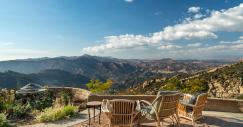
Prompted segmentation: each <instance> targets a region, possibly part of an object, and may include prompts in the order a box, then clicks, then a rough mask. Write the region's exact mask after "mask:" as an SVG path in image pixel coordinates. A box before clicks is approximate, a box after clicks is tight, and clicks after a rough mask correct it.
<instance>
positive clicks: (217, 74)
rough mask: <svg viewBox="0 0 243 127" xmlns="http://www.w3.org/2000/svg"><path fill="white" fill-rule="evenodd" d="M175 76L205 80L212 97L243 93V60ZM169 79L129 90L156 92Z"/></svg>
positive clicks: (157, 80) (185, 80) (156, 80)
mask: <svg viewBox="0 0 243 127" xmlns="http://www.w3.org/2000/svg"><path fill="white" fill-rule="evenodd" d="M173 78H177V79H178V80H180V81H181V82H182V84H183V83H185V82H188V81H190V80H194V79H200V80H202V81H205V83H206V84H205V85H207V87H208V89H207V92H208V93H209V96H211V97H220V98H234V97H237V96H239V95H241V94H243V81H242V79H243V62H239V63H235V64H229V65H223V66H219V67H216V68H213V69H208V70H204V71H200V72H198V73H195V74H178V75H176V76H174V77H173ZM167 80H168V79H166V78H155V79H150V80H146V81H145V82H143V83H141V84H139V85H137V86H136V87H134V88H130V89H129V90H128V91H129V92H133V93H135V94H139V93H143V92H144V93H146V94H155V93H156V92H157V91H158V90H159V89H161V88H162V87H163V86H165V85H166V81H167ZM198 92H200V91H198Z"/></svg>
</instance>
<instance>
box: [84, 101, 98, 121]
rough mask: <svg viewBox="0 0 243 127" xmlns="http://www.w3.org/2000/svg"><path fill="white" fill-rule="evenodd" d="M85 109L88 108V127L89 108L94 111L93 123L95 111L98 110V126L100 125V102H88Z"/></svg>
mask: <svg viewBox="0 0 243 127" xmlns="http://www.w3.org/2000/svg"><path fill="white" fill-rule="evenodd" d="M86 106H87V108H88V113H89V125H90V121H91V118H90V108H93V110H94V122H95V109H99V110H100V113H99V124H100V115H101V102H100V101H90V102H88V103H87V105H86Z"/></svg>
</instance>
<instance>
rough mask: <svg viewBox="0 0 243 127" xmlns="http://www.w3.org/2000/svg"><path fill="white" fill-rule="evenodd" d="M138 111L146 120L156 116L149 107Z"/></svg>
mask: <svg viewBox="0 0 243 127" xmlns="http://www.w3.org/2000/svg"><path fill="white" fill-rule="evenodd" d="M140 111H141V115H142V116H145V117H146V118H147V119H154V118H155V116H156V115H155V112H154V111H153V110H152V107H151V106H143V107H141V110H140Z"/></svg>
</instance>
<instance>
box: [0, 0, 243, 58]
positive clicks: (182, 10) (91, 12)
mask: <svg viewBox="0 0 243 127" xmlns="http://www.w3.org/2000/svg"><path fill="white" fill-rule="evenodd" d="M83 54H90V55H96V56H111V57H116V58H123V59H161V58H173V59H235V58H241V57H243V2H242V0H185V1H182V0H0V60H1V61H3V60H13V59H26V58H39V57H58V56H80V55H83Z"/></svg>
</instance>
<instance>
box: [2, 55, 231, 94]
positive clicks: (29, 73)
mask: <svg viewBox="0 0 243 127" xmlns="http://www.w3.org/2000/svg"><path fill="white" fill-rule="evenodd" d="M225 63H227V62H222V61H200V60H173V59H161V60H137V59H116V58H110V57H98V56H90V55H82V56H78V57H56V58H40V59H25V60H11V61H2V62H0V72H2V73H1V77H0V86H1V87H13V88H14V87H17V86H22V85H25V84H26V83H28V82H35V83H40V84H43V85H46V84H48V85H58V86H60V85H61V86H80V87H85V86H84V85H82V84H85V83H87V82H88V80H90V79H99V80H101V81H105V80H107V79H111V80H113V81H114V85H113V90H115V91H116V90H120V89H126V88H129V87H132V86H136V85H137V84H139V83H142V82H144V81H145V80H148V79H153V78H156V77H165V78H169V77H172V76H175V75H177V74H180V73H182V74H194V73H197V72H199V71H202V70H205V69H208V68H213V67H217V66H219V65H222V64H225Z"/></svg>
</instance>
